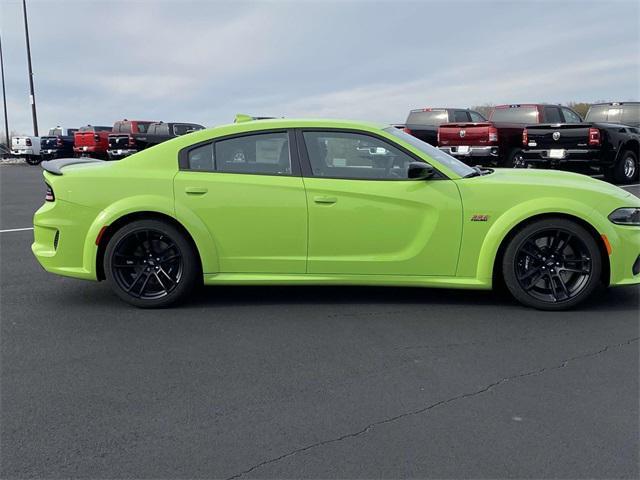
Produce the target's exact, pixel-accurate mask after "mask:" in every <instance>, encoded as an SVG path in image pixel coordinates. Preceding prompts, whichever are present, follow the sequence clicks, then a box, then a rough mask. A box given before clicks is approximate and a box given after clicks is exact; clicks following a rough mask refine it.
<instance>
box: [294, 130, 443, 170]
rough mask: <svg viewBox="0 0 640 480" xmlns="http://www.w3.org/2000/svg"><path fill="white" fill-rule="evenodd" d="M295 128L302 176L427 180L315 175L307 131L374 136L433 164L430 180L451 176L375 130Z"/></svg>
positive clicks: (415, 157) (418, 160) (406, 153)
mask: <svg viewBox="0 0 640 480" xmlns="http://www.w3.org/2000/svg"><path fill="white" fill-rule="evenodd" d="M294 130H295V135H296V138H297V142H296V145H297V147H298V157H299V159H300V165H301V167H302V176H303V177H306V178H322V179H325V178H326V179H327V180H358V181H362V180H365V181H370V182H424V181H425V180H424V179H420V178H417V179H416V178H370V177H349V178H345V177H327V176H324V175H323V176H317V175H314V173H313V169H312V168H311V160H310V159H309V153H308V150H307V144H306V142H305V139H304V135H303V134H304V133H305V132H334V133H355V134H359V135H365V136H370V137H373V138H375V139H377V140H380V141H382V142H383V143H386V144H387V145H389V146H392V147H394V148H396V149H398V150H400V151H401V152H402V153H404V154H405V155H407V156H409V157H410V158H411V159H413V161H415V162H423V163H426V164H428V165H431V167H433V169H434V170H435V172H436V173H435V175H434V176H433V177H431V178H430V179H429V181H432V180H450V179H449V177H447V176H446V175H445V174H444V173H442V172H441V171H440V170H438V167H437V166H435V165H432V164H431V163H429V162H427V161H425V160H424V158H420V157H419V156H417V155H415V154H414V153H413V152H410V151H409V150H407V149H406V148H404V147H403V146H402V145H399V144H397V143H395V142H392V141H390V140H389V139H388V138H386V137H383V136H382V135H378V134H377V133H374V132H368V131H366V130H359V129H357V128H330V127H329V128H323V127H309V128H295V129H294Z"/></svg>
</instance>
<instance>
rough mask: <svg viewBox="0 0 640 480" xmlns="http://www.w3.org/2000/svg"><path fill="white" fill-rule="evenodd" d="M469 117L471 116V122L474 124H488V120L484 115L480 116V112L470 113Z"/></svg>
mask: <svg viewBox="0 0 640 480" xmlns="http://www.w3.org/2000/svg"><path fill="white" fill-rule="evenodd" d="M469 115H471V121H472V122H476V123H480V122H486V121H487V120H486V118H484V117H483V116H482V115H480V114H479V113H478V112H474V111H471V110H470V111H469Z"/></svg>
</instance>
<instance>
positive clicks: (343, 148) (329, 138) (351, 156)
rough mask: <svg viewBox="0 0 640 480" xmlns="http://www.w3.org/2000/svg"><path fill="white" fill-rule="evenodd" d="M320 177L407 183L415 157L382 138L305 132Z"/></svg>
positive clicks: (311, 160) (310, 156)
mask: <svg viewBox="0 0 640 480" xmlns="http://www.w3.org/2000/svg"><path fill="white" fill-rule="evenodd" d="M303 135H304V142H305V144H306V146H307V152H308V154H309V161H310V162H311V170H312V172H313V175H314V176H316V177H331V178H354V179H371V180H391V179H393V180H406V179H407V169H408V167H409V164H410V163H411V162H413V161H414V159H413V158H412V157H410V156H409V155H407V154H406V153H404V152H402V151H401V150H399V149H397V148H395V147H393V146H392V145H390V144H388V143H387V142H384V141H382V140H380V139H378V138H375V137H371V136H369V135H365V134H361V133H348V132H304V133H303Z"/></svg>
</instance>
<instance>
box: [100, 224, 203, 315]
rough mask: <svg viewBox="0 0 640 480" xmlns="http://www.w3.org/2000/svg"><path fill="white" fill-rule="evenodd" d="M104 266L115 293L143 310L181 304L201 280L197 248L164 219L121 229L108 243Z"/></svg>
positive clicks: (128, 225) (129, 225)
mask: <svg viewBox="0 0 640 480" xmlns="http://www.w3.org/2000/svg"><path fill="white" fill-rule="evenodd" d="M103 266H104V272H105V276H106V278H107V281H108V282H109V284H110V286H111V288H112V289H113V291H114V292H115V294H116V295H118V297H120V298H121V299H122V300H124V301H125V302H127V303H129V304H131V305H134V306H136V307H140V308H163V307H168V306H169V305H174V304H177V303H179V302H182V301H184V300H185V299H186V298H187V297H188V296H189V294H190V293H191V292H192V291H193V290H194V289H195V288H196V287H197V285H198V283H199V282H200V281H201V279H202V274H201V271H200V270H201V269H200V262H199V259H198V254H197V252H196V251H195V248H194V247H193V245H192V244H191V242H190V241H189V240H188V239H187V238H186V237H185V235H184V234H183V233H182V232H181V231H180V230H179V229H178V228H176V227H175V226H174V225H172V224H171V223H169V222H167V221H164V220H155V219H148V220H137V221H134V222H131V223H129V224H127V225H125V226H123V227H122V228H120V230H118V231H117V232H116V233H115V234H114V235H113V236H112V237H111V239H110V240H109V243H108V244H107V248H106V249H105V253H104V258H103Z"/></svg>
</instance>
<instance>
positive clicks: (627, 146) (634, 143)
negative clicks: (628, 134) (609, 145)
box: [616, 138, 640, 161]
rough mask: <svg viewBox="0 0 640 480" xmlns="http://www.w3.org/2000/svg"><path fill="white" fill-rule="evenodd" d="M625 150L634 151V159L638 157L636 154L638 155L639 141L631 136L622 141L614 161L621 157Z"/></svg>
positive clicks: (639, 152) (639, 153)
mask: <svg viewBox="0 0 640 480" xmlns="http://www.w3.org/2000/svg"><path fill="white" fill-rule="evenodd" d="M627 150H631V151H632V152H633V153H635V154H636V159H638V156H639V155H640V151H639V150H640V142H638V140H636V139H635V138H632V139H630V140H627V141H626V142H625V143H623V144H622V145H621V146H620V149H619V150H618V158H617V159H616V161H617V160H619V159H620V158H621V157H622V154H623V153H624V152H626V151H627Z"/></svg>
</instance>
